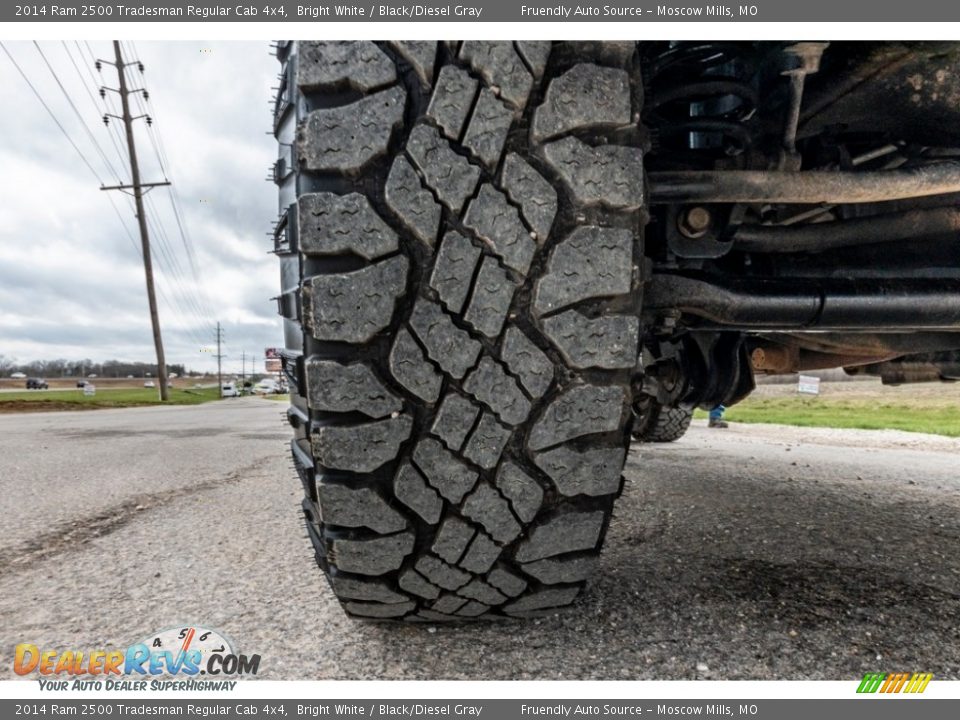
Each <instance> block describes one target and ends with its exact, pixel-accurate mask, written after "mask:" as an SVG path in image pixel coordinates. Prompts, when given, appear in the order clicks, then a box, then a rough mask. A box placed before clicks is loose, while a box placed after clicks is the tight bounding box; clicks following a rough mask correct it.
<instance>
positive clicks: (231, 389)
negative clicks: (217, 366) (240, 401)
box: [220, 383, 240, 398]
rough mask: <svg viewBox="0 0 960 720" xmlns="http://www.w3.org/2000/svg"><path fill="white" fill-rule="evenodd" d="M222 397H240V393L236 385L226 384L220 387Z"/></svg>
mask: <svg viewBox="0 0 960 720" xmlns="http://www.w3.org/2000/svg"><path fill="white" fill-rule="evenodd" d="M220 396H221V397H225V398H226V397H240V391H239V390H237V386H236V385H235V384H234V383H224V384H223V385H221V386H220Z"/></svg>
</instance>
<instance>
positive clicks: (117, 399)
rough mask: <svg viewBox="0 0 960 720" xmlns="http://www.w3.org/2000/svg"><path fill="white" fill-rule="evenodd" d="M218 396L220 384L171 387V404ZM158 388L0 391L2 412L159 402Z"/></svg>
mask: <svg viewBox="0 0 960 720" xmlns="http://www.w3.org/2000/svg"><path fill="white" fill-rule="evenodd" d="M217 399H219V393H218V391H217V388H215V387H213V388H195V389H193V388H184V389H181V388H172V389H171V390H170V400H169V401H168V402H167V403H166V404H168V405H198V404H200V403H205V402H209V401H210V400H217ZM159 404H160V397H159V394H158V391H157V389H156V388H108V389H103V390H97V393H96V395H92V396H91V395H84V394H83V390H80V389H76V390H33V391H30V390H24V391H22V392H4V393H0V412H5V411H12V412H17V411H30V410H74V409H75V410H86V409H95V408H121V407H138V406H141V405H159Z"/></svg>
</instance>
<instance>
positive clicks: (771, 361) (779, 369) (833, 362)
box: [750, 343, 896, 375]
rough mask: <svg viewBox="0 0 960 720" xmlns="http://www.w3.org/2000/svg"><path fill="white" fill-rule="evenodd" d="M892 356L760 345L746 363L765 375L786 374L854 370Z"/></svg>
mask: <svg viewBox="0 0 960 720" xmlns="http://www.w3.org/2000/svg"><path fill="white" fill-rule="evenodd" d="M894 357H896V355H895V354H890V353H886V354H884V355H847V354H839V353H826V352H818V351H815V350H804V349H801V348H800V347H798V346H796V345H777V344H774V343H764V344H762V345H757V346H756V347H754V348H753V350H752V351H751V353H750V361H751V363H752V364H753V369H754V371H756V372H762V373H765V374H767V375H786V374H789V373H795V372H805V371H807V370H829V369H832V368H839V367H857V366H861V365H870V364H873V363H878V362H883V361H885V360H890V359H892V358H894Z"/></svg>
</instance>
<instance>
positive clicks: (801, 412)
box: [695, 395, 960, 437]
mask: <svg viewBox="0 0 960 720" xmlns="http://www.w3.org/2000/svg"><path fill="white" fill-rule="evenodd" d="M695 417H699V418H705V417H707V414H706V413H705V412H703V411H702V410H698V411H697V413H696V415H695ZM723 417H724V419H725V420H729V421H730V422H741V423H776V424H781V425H800V426H803V427H832V428H859V429H863V430H887V429H889V430H906V431H908V432H921V433H932V434H935V435H946V436H948V437H960V405H957V403H956V400H955V399H954V400H953V401H952V402H938V401H936V400H931V399H929V398H917V399H915V400H911V399H909V398H903V397H898V398H897V399H896V400H895V401H891V400H889V399H887V400H882V401H877V400H871V399H860V398H849V397H848V398H844V397H836V398H831V397H824V396H819V397H809V396H800V395H795V396H785V397H750V398H747V399H746V400H744V401H743V402H742V403H740V404H739V405H736V406H734V407H732V408H730V409H728V410H727V412H726V413H725V414H724V416H723Z"/></svg>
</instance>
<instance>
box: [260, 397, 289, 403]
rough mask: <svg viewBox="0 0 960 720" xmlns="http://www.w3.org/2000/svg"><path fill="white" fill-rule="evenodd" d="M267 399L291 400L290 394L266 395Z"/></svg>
mask: <svg viewBox="0 0 960 720" xmlns="http://www.w3.org/2000/svg"><path fill="white" fill-rule="evenodd" d="M264 397H265V398H266V399H267V400H276V401H278V402H290V396H289V395H264Z"/></svg>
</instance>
